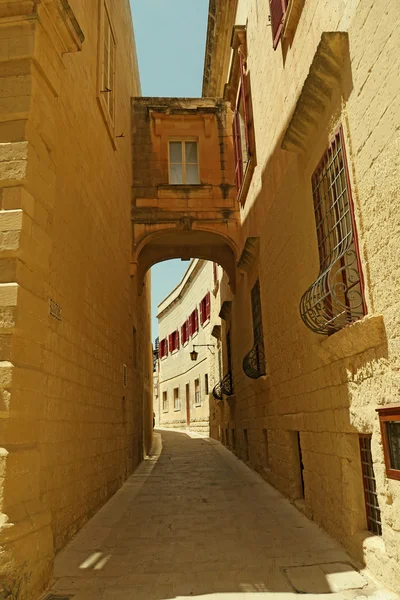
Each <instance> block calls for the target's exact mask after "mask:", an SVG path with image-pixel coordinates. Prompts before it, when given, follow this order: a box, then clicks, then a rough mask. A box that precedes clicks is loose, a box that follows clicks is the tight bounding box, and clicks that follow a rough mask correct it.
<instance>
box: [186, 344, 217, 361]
mask: <svg viewBox="0 0 400 600" xmlns="http://www.w3.org/2000/svg"><path fill="white" fill-rule="evenodd" d="M195 348H215V344H193V350H192V351H191V353H190V358H191V360H193V361H196V360H197V357H198V356H199V353H198V352H196V350H195ZM210 352H211V350H210ZM211 354H213V352H211Z"/></svg>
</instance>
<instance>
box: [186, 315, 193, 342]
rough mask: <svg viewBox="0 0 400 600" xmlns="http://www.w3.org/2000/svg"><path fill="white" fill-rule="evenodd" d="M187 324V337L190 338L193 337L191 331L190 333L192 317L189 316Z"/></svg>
mask: <svg viewBox="0 0 400 600" xmlns="http://www.w3.org/2000/svg"><path fill="white" fill-rule="evenodd" d="M187 322H188V331H189V337H192V335H193V331H192V315H190V317H189V318H188V320H187Z"/></svg>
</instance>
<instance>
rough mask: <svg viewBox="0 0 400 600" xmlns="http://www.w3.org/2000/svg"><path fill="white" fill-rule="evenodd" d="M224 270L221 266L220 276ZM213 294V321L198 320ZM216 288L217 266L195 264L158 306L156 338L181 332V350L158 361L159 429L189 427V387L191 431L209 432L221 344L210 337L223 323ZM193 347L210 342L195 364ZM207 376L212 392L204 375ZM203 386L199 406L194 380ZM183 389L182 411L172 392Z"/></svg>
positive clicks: (201, 262)
mask: <svg viewBox="0 0 400 600" xmlns="http://www.w3.org/2000/svg"><path fill="white" fill-rule="evenodd" d="M221 272H222V269H221V268H220V267H218V271H217V274H218V273H221ZM208 292H210V298H211V304H210V311H211V315H210V319H208V320H207V321H205V322H204V324H203V325H202V324H201V322H200V306H199V305H200V302H201V300H202V299H203V298H204V296H205V295H206V294H207V293H208ZM195 308H197V309H198V314H199V330H198V332H196V333H195V334H194V335H193V336H192V337H191V338H190V339H189V341H188V342H187V343H186V344H185V345H182V343H181V326H182V324H183V323H184V321H185V320H186V319H187V318H188V317H189V315H190V314H191V313H192V311H193V310H194V309H195ZM218 312H219V298H218V284H217V285H216V284H215V282H214V274H213V263H211V262H206V261H199V260H197V259H196V260H193V261H192V262H191V264H190V266H189V268H188V270H187V271H186V273H185V275H184V276H183V278H182V281H181V282H180V283H179V285H178V286H177V287H176V288H175V289H174V290H173V291H172V292H171V293H170V294H169V295H168V296H167V297H166V298H165V299H164V300H163V301H162V302H161V304H160V305H159V307H158V315H159V316H158V335H159V339H160V341H161V340H162V339H163V338H165V337H167V338H168V335H169V334H170V333H172V332H173V331H175V330H176V329H178V331H179V337H180V347H179V350H175V351H174V352H173V353H171V352H169V353H168V356H166V357H163V358H161V359H160V360H159V386H158V388H159V389H158V406H156V408H155V410H156V412H157V423H158V424H159V425H160V427H173V428H185V427H186V425H187V397H186V394H187V388H186V386H187V385H189V403H190V407H189V413H190V429H191V430H193V431H199V432H202V433H206V434H208V433H209V414H210V406H209V402H210V395H211V392H212V389H213V387H214V386H215V385H216V383H217V382H218V380H219V373H218V349H217V340H216V338H215V337H213V336H212V335H211V332H212V330H213V327H214V325H215V324H219V321H220V320H219V318H218ZM194 344H199V345H201V344H209V345H210V346H212V347H211V348H207V347H198V348H195V350H196V352H198V358H197V361H192V360H191V358H190V352H191V351H192V349H193V345H194ZM206 375H207V376H208V393H207V390H206V381H205V377H206ZM196 379H199V383H200V403H199V404H198V405H196V403H195V380H196ZM175 388H179V398H180V410H178V409H177V408H176V409H175V407H174V389H175ZM165 392H166V393H167V399H168V409H167V410H164V407H163V394H164V393H165Z"/></svg>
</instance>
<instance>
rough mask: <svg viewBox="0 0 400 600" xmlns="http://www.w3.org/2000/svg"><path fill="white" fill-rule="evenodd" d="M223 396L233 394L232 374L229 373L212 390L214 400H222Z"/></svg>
mask: <svg viewBox="0 0 400 600" xmlns="http://www.w3.org/2000/svg"><path fill="white" fill-rule="evenodd" d="M223 394H225V396H232V394H233V385H232V373H231V372H230V371H228V373H227V374H226V375H225V377H224V378H223V379H222V380H221V381H220V382H218V383H217V385H216V386H215V387H214V389H213V396H214V398H215V399H216V400H222V398H223Z"/></svg>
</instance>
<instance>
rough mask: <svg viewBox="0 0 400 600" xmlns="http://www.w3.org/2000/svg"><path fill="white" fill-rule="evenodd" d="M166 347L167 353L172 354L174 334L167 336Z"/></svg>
mask: <svg viewBox="0 0 400 600" xmlns="http://www.w3.org/2000/svg"><path fill="white" fill-rule="evenodd" d="M168 346H169V351H170V352H173V350H174V334H173V333H170V334H169V336H168Z"/></svg>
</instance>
